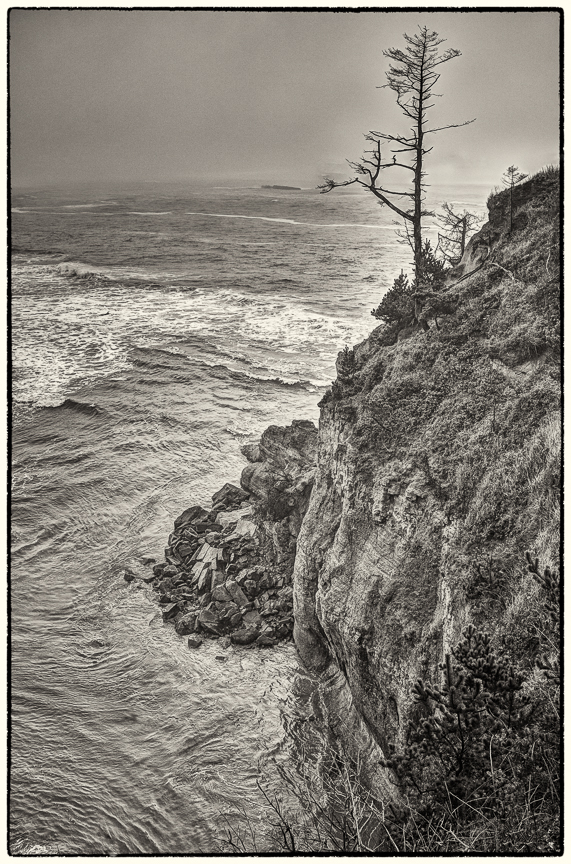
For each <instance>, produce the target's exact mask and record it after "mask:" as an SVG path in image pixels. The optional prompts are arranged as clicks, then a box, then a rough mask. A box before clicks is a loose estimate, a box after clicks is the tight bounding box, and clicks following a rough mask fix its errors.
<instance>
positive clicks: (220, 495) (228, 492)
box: [212, 483, 249, 509]
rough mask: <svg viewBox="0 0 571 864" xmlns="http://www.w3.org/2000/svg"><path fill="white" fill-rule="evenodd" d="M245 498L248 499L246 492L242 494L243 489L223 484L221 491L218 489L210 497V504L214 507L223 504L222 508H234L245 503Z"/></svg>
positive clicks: (230, 484)
mask: <svg viewBox="0 0 571 864" xmlns="http://www.w3.org/2000/svg"><path fill="white" fill-rule="evenodd" d="M247 498H249V495H248V493H247V492H244V490H243V489H240V488H239V487H238V486H234V485H233V484H232V483H225V484H224V486H223V487H222V489H219V490H218V492H215V493H214V495H213V496H212V504H213V506H214V507H216V506H217V505H218V504H224V506H225V507H226V508H227V509H229V508H232V507H236V505H240V504H241V503H242V501H245V500H246V499H247Z"/></svg>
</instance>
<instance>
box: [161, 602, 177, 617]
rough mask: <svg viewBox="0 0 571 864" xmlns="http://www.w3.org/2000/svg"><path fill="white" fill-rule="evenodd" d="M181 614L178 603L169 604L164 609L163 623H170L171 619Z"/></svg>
mask: <svg viewBox="0 0 571 864" xmlns="http://www.w3.org/2000/svg"><path fill="white" fill-rule="evenodd" d="M178 612H180V609H179V608H178V603H169V604H168V606H165V608H164V609H163V621H170V619H171V618H174V616H175V615H176V614H177V613H178Z"/></svg>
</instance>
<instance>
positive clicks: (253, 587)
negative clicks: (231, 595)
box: [242, 579, 258, 597]
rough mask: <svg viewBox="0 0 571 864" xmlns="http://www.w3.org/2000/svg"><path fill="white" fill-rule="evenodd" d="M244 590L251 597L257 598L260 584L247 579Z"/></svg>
mask: <svg viewBox="0 0 571 864" xmlns="http://www.w3.org/2000/svg"><path fill="white" fill-rule="evenodd" d="M242 588H243V589H244V591H246V592H247V593H248V595H249V596H250V597H255V596H256V594H257V591H258V583H257V582H254V580H253V579H246V581H245V582H244V583H243V584H242Z"/></svg>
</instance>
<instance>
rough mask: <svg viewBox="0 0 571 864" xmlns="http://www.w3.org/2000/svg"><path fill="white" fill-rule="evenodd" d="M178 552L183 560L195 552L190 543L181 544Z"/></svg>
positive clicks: (177, 548) (177, 549)
mask: <svg viewBox="0 0 571 864" xmlns="http://www.w3.org/2000/svg"><path fill="white" fill-rule="evenodd" d="M176 551H177V554H178V555H180V557H181V558H188V556H189V555H192V553H193V552H194V546H191V545H190V543H181V544H180V546H177V547H176Z"/></svg>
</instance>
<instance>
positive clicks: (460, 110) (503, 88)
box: [10, 9, 560, 188]
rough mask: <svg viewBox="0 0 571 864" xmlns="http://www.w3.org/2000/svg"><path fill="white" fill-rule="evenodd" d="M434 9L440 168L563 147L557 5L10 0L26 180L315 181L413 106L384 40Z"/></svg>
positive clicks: (547, 158) (552, 152)
mask: <svg viewBox="0 0 571 864" xmlns="http://www.w3.org/2000/svg"><path fill="white" fill-rule="evenodd" d="M419 25H426V26H428V27H429V28H431V29H434V30H436V31H437V32H438V33H439V34H440V36H441V37H442V38H444V39H446V40H447V41H446V43H445V44H444V46H443V49H446V48H448V47H452V48H458V49H459V50H460V51H461V52H462V56H461V57H458V58H456V59H454V60H452V61H450V63H447V64H445V66H443V68H442V70H441V71H442V78H441V81H440V82H439V84H438V87H437V92H438V93H441V94H442V98H441V99H438V100H437V104H436V105H435V107H434V108H433V109H432V111H431V113H430V119H431V121H432V120H433V121H434V125H436V126H439V125H446V124H448V123H462V122H463V121H465V120H469V119H472V118H476V122H475V123H473V124H472V125H470V126H467V127H464V128H459V129H450V130H447V131H445V132H442V133H439V134H436V135H434V136H432V140H431V142H430V143H431V144H433V145H434V150H433V152H432V153H431V154H430V155H429V156H428V157H427V160H426V170H427V172H428V176H427V182H428V183H431V184H433V185H442V184H466V183H467V184H483V185H488V186H493V185H498V184H499V183H500V178H501V175H502V173H503V171H505V169H506V168H507V166H508V165H512V164H515V165H518V166H519V168H520V169H521V170H522V171H524V172H526V173H532V172H534V171H537V170H539V169H540V168H541V167H542V166H544V165H546V164H550V163H556V162H558V160H559V116H560V100H559V15H558V13H557V12H543V11H537V12H526V11H513V12H512V11H502V12H487V11H483V12H471V11H457V12H422V13H418V12H390V11H386V10H384V11H378V12H360V13H359V14H352V13H350V12H348V13H337V12H288V13H287V14H285V13H283V12H280V11H224V12H222V11H210V12H203V11H196V10H176V11H162V10H138V11H125V10H83V9H77V10H57V9H55V10H50V9H43V10H38V9H16V10H12V11H11V13H10V126H11V177H12V183H13V186H14V187H15V188H16V187H25V186H42V185H45V186H49V185H60V184H68V183H69V184H75V185H77V184H80V183H89V184H94V183H95V184H104V185H109V186H111V185H113V184H120V183H128V182H174V183H190V184H193V183H194V184H196V183H200V184H202V183H205V184H209V185H243V186H248V185H252V186H257V185H262V184H287V185H294V186H300V187H306V188H307V187H314V186H316V185H317V183H319V182H320V181H321V179H322V177H323V176H324V175H325V174H331V173H334V174H335V175H336V176H339V177H342V176H345V177H350V176H351V170H350V168H349V166H347V164H346V162H345V160H346V159H349V160H357V159H359V157H360V155H361V153H362V151H363V149H364V143H365V142H364V139H363V135H364V134H365V133H366V132H368V131H369V130H370V129H376V130H380V131H389V132H392V133H397V134H399V133H402V132H406V130H407V121H406V119H405V118H404V117H403V116H402V115H401V113H400V110H399V109H398V107H397V106H396V105H395V103H394V94H393V93H392V92H391V91H389V90H387V89H379V88H381V87H382V85H383V84H384V83H385V82H386V79H385V71H386V70H387V68H388V60H387V59H386V58H385V57H384V56H383V54H382V51H383V50H386V49H388V48H390V47H402V46H403V44H404V40H403V35H402V34H403V33H404V32H408V33H412V32H414V31H416V29H417V27H418V26H419Z"/></svg>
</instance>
